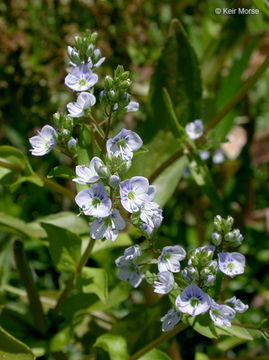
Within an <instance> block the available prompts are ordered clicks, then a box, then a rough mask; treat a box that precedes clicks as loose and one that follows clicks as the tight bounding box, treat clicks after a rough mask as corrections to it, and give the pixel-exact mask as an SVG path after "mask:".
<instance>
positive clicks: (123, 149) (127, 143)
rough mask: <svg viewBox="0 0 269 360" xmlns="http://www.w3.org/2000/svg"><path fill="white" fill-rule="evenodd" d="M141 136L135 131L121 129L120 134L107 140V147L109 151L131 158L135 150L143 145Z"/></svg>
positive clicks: (124, 157)
mask: <svg viewBox="0 0 269 360" xmlns="http://www.w3.org/2000/svg"><path fill="white" fill-rule="evenodd" d="M142 144H143V142H142V140H141V138H140V137H139V136H138V135H137V134H136V133H135V132H133V131H131V130H126V129H121V131H120V132H119V133H118V135H116V136H114V137H113V138H110V139H108V140H107V143H106V149H107V152H108V153H113V154H114V155H115V156H118V155H120V156H121V157H122V158H123V159H124V160H130V159H132V157H133V152H134V151H136V150H138V149H139V148H140V147H141V146H142Z"/></svg>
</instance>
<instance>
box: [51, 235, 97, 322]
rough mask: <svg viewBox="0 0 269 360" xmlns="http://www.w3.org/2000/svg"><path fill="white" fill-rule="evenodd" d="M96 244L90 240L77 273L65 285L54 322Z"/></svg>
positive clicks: (54, 315)
mask: <svg viewBox="0 0 269 360" xmlns="http://www.w3.org/2000/svg"><path fill="white" fill-rule="evenodd" d="M94 244H95V240H94V239H91V238H90V241H89V244H88V246H87V248H86V250H85V251H84V253H83V255H82V257H81V259H80V261H79V263H78V266H77V268H76V270H75V272H74V273H73V274H72V275H71V277H70V278H69V280H68V282H67V284H66V285H65V288H64V290H63V292H62V293H61V296H60V297H59V299H58V301H57V304H56V306H55V308H54V310H53V314H52V317H53V319H54V320H55V319H56V316H57V315H58V313H59V310H60V308H61V306H62V304H63V302H64V300H65V298H66V297H67V295H68V294H69V292H70V290H71V289H72V286H73V284H74V281H75V278H76V275H78V274H79V273H80V272H81V270H82V268H83V266H85V264H86V263H87V261H88V258H89V256H90V253H91V251H92V248H93V246H94Z"/></svg>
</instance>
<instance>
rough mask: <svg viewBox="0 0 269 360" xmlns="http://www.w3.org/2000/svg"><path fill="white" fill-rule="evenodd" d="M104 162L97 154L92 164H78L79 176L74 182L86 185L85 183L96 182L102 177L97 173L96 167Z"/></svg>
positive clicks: (77, 172)
mask: <svg viewBox="0 0 269 360" xmlns="http://www.w3.org/2000/svg"><path fill="white" fill-rule="evenodd" d="M100 162H102V160H101V159H99V158H98V157H97V156H95V157H93V158H92V160H91V162H90V165H89V166H85V165H77V166H76V175H77V177H76V178H75V179H73V181H74V182H76V183H78V184H81V185H85V184H91V183H94V182H96V181H97V180H99V179H100V176H99V174H98V173H97V171H96V169H97V167H98V164H100Z"/></svg>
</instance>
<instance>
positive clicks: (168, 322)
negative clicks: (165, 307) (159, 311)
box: [161, 309, 182, 331]
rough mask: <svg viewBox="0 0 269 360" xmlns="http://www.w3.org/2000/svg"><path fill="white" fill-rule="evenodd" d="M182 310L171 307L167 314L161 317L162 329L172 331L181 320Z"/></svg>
mask: <svg viewBox="0 0 269 360" xmlns="http://www.w3.org/2000/svg"><path fill="white" fill-rule="evenodd" d="M181 315H182V314H181V312H180V311H176V310H174V309H170V310H169V311H168V312H167V314H166V315H164V316H163V317H162V318H161V322H162V331H170V330H172V329H173V328H174V326H175V325H176V324H178V323H179V322H180V319H181Z"/></svg>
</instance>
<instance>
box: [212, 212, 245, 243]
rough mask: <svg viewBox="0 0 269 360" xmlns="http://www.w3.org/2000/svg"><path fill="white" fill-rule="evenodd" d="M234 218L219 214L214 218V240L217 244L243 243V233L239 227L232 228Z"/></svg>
mask: <svg viewBox="0 0 269 360" xmlns="http://www.w3.org/2000/svg"><path fill="white" fill-rule="evenodd" d="M233 222H234V220H233V218H232V217H231V216H228V217H227V219H224V218H222V217H221V216H220V215H217V216H216V217H215V219H214V232H213V234H212V242H213V244H214V245H215V246H220V245H222V246H227V247H238V246H239V245H241V244H242V241H243V235H241V233H240V230H239V229H234V230H232V226H233Z"/></svg>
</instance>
